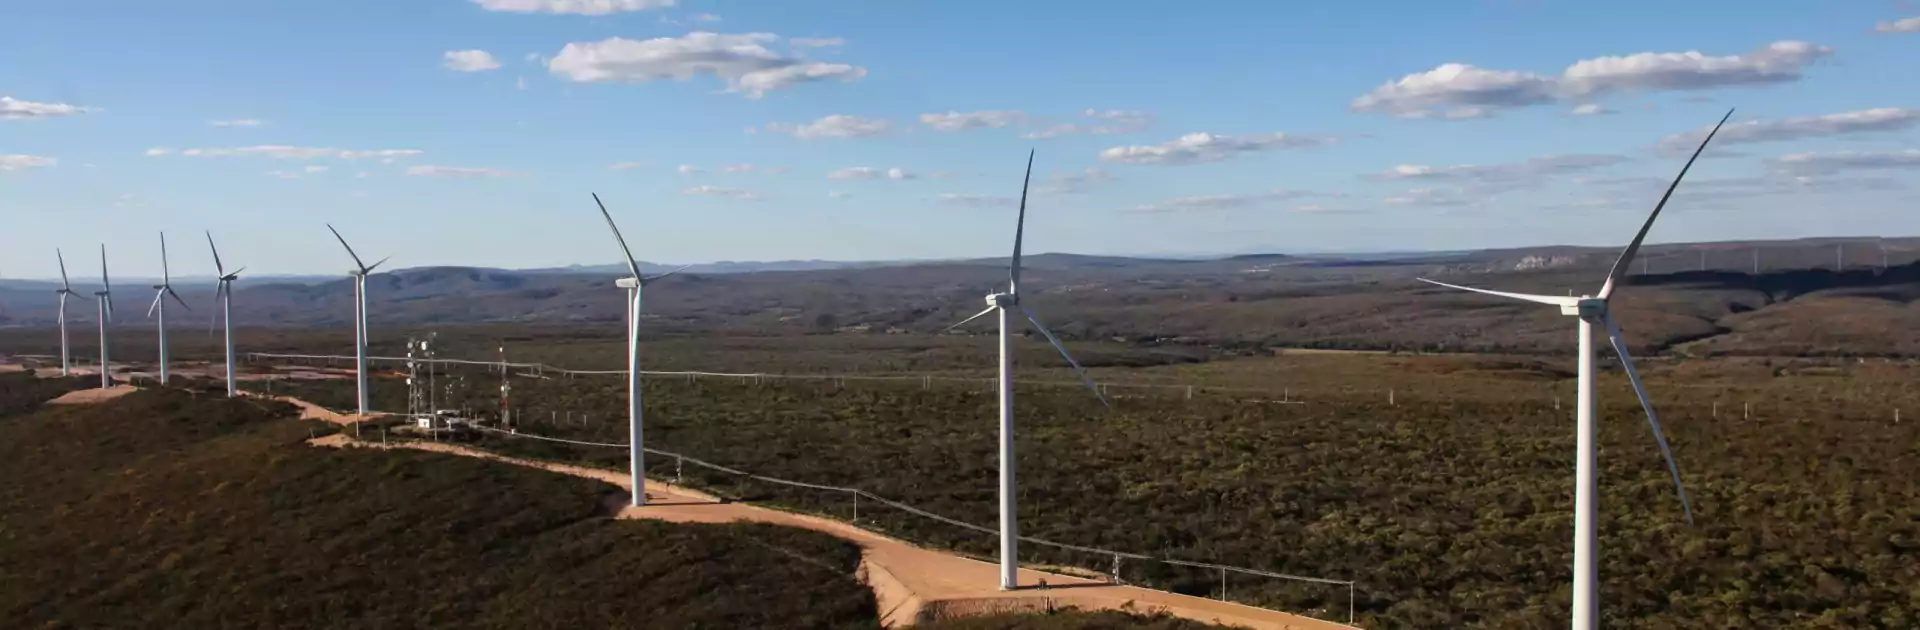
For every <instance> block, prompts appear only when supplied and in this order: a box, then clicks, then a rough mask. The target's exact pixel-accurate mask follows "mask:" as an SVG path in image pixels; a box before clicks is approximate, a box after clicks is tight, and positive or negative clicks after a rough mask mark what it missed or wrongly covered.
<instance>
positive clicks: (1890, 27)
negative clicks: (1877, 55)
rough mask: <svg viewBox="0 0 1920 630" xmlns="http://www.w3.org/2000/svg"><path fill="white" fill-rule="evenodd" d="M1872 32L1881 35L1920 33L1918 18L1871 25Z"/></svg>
mask: <svg viewBox="0 0 1920 630" xmlns="http://www.w3.org/2000/svg"><path fill="white" fill-rule="evenodd" d="M1873 30H1875V31H1879V32H1882V33H1920V17H1910V18H1900V19H1898V20H1894V21H1892V22H1881V23H1879V24H1875V25H1873Z"/></svg>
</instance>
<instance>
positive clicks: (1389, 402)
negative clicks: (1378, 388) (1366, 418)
mask: <svg viewBox="0 0 1920 630" xmlns="http://www.w3.org/2000/svg"><path fill="white" fill-rule="evenodd" d="M1387 406H1388V407H1392V406H1394V405H1393V389H1391V388H1389V389H1387Z"/></svg>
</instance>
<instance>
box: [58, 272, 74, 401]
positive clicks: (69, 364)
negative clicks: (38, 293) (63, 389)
mask: <svg viewBox="0 0 1920 630" xmlns="http://www.w3.org/2000/svg"><path fill="white" fill-rule="evenodd" d="M53 255H54V256H55V257H56V258H59V259H60V288H58V289H55V290H54V292H55V293H58V294H60V375H61V376H73V359H72V356H71V355H69V354H68V352H67V296H70V295H73V283H72V282H68V281H67V256H66V255H65V254H62V253H60V250H59V248H55V249H54V250H53Z"/></svg>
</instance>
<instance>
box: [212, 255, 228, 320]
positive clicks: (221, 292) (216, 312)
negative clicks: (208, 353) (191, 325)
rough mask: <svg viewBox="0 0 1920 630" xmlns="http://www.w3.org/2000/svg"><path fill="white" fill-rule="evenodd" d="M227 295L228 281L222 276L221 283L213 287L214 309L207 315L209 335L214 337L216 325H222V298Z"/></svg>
mask: <svg viewBox="0 0 1920 630" xmlns="http://www.w3.org/2000/svg"><path fill="white" fill-rule="evenodd" d="M216 264H218V263H216ZM226 295H227V281H226V279H225V278H222V279H221V280H220V284H219V285H218V286H216V287H214V289H213V310H212V311H209V312H210V313H212V314H211V315H208V316H207V336H208V337H212V336H213V329H214V327H215V326H218V325H220V298H222V297H226Z"/></svg>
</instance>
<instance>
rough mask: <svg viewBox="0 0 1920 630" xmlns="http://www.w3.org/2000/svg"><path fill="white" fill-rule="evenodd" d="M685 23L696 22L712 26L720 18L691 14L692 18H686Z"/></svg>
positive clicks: (712, 15)
mask: <svg viewBox="0 0 1920 630" xmlns="http://www.w3.org/2000/svg"><path fill="white" fill-rule="evenodd" d="M687 21H689V22H698V23H702V24H712V23H714V22H718V21H720V16H718V15H714V14H712V13H695V14H693V17H690V18H687Z"/></svg>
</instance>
